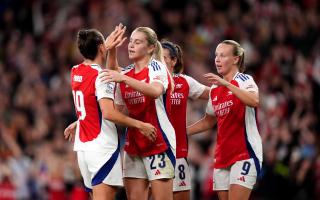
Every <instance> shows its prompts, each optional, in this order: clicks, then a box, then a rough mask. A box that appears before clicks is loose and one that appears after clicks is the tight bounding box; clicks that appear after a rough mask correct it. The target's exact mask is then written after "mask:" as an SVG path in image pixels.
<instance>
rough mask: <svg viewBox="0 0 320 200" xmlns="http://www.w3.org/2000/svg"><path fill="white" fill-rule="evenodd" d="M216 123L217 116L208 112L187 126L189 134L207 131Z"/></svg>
mask: <svg viewBox="0 0 320 200" xmlns="http://www.w3.org/2000/svg"><path fill="white" fill-rule="evenodd" d="M216 123H217V120H216V117H215V116H212V115H208V114H207V113H206V115H205V116H204V117H203V118H202V119H200V120H199V121H197V122H196V123H194V124H192V125H190V126H188V127H187V134H188V135H194V134H196V133H200V132H203V131H206V130H208V129H210V128H212V127H213V126H214V125H215V124H216Z"/></svg>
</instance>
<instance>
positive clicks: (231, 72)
mask: <svg viewBox="0 0 320 200" xmlns="http://www.w3.org/2000/svg"><path fill="white" fill-rule="evenodd" d="M238 72H239V70H238V69H237V68H235V69H233V70H230V72H229V73H227V74H226V75H223V79H224V80H226V81H228V82H230V81H231V80H232V79H233V77H234V76H235V75H236V73H238Z"/></svg>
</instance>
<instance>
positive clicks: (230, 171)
mask: <svg viewBox="0 0 320 200" xmlns="http://www.w3.org/2000/svg"><path fill="white" fill-rule="evenodd" d="M258 163H259V164H258V165H259V166H256V164H255V162H254V160H253V159H252V158H251V159H247V160H241V161H237V162H235V163H234V164H233V165H231V166H230V167H228V168H224V169H216V168H214V170H213V190H216V191H217V190H229V187H230V185H231V184H237V185H242V186H244V187H246V188H249V189H252V188H253V186H254V185H255V183H256V181H257V170H258V171H260V169H261V162H258ZM257 168H258V169H257Z"/></svg>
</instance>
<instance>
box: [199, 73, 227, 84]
mask: <svg viewBox="0 0 320 200" xmlns="http://www.w3.org/2000/svg"><path fill="white" fill-rule="evenodd" d="M203 76H204V77H205V78H206V79H207V80H208V81H209V82H210V83H211V84H215V85H223V86H227V85H228V81H226V80H224V79H223V78H221V77H220V76H218V75H216V74H213V73H207V74H205V75H203Z"/></svg>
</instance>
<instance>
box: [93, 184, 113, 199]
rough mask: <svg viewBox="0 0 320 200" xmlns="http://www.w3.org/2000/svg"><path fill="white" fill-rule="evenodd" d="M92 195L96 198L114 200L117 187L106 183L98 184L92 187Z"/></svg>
mask: <svg viewBox="0 0 320 200" xmlns="http://www.w3.org/2000/svg"><path fill="white" fill-rule="evenodd" d="M92 191H93V192H92V197H93V199H94V200H113V199H114V198H115V195H116V192H117V188H116V187H114V186H110V185H106V184H98V185H95V186H93V187H92Z"/></svg>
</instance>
